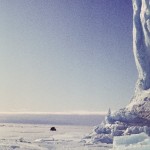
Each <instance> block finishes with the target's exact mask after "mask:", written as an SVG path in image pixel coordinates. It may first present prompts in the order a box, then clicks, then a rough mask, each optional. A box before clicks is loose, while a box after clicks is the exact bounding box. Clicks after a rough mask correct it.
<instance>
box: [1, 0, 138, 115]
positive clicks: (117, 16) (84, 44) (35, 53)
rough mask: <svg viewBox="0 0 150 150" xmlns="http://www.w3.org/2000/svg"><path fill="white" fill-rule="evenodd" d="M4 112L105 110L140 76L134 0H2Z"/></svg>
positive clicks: (125, 98) (119, 102)
mask: <svg viewBox="0 0 150 150" xmlns="http://www.w3.org/2000/svg"><path fill="white" fill-rule="evenodd" d="M0 18H1V19H0V35H1V36H0V57H1V59H0V74H1V76H0V112H12V111H13V112H104V111H107V110H108V108H109V107H110V108H111V109H112V110H116V109H119V108H120V107H124V106H125V105H126V104H128V102H129V101H130V99H131V97H132V95H133V93H134V86H135V82H136V79H137V70H136V66H135V62H134V57H133V52H132V4H131V0H113V1H112V0H13V1H10V0H0Z"/></svg>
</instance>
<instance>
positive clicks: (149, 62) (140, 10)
mask: <svg viewBox="0 0 150 150" xmlns="http://www.w3.org/2000/svg"><path fill="white" fill-rule="evenodd" d="M132 3H133V52H134V57H135V62H136V66H137V69H138V73H139V77H138V81H137V84H136V92H140V91H142V90H148V89H150V0H132Z"/></svg>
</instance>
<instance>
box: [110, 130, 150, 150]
mask: <svg viewBox="0 0 150 150" xmlns="http://www.w3.org/2000/svg"><path fill="white" fill-rule="evenodd" d="M137 149H139V150H149V149H150V138H149V137H148V136H147V135H146V134H145V133H141V134H134V135H130V136H129V135H128V136H121V137H114V142H113V150H137Z"/></svg>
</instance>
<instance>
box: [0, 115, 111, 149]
mask: <svg viewBox="0 0 150 150" xmlns="http://www.w3.org/2000/svg"><path fill="white" fill-rule="evenodd" d="M9 117H10V116H9V115H8V116H5V117H4V116H3V115H2V116H0V121H1V122H2V121H3V122H4V121H5V122H9V121H10V119H8V118H9ZM13 117H14V118H13ZM32 117H34V115H33V116H32ZM32 117H31V116H29V118H30V121H31V118H32ZM43 117H45V119H43V121H44V120H46V118H47V117H46V116H43ZM62 117H63V116H62ZM66 117H67V118H70V119H68V120H66V121H64V122H63V120H61V121H60V124H61V125H58V124H57V125H54V124H49V123H47V124H46V123H43V124H41V123H42V122H40V118H38V119H39V122H40V124H38V123H35V122H34V121H35V120H36V117H35V118H33V120H34V121H33V122H32V124H31V123H30V124H28V122H29V120H27V118H26V122H25V119H23V120H22V121H24V123H20V122H19V121H21V120H20V118H21V116H18V117H17V116H11V117H10V118H12V119H11V122H13V121H14V120H15V121H14V122H15V123H0V150H14V149H15V150H55V149H56V150H108V149H110V148H111V147H112V145H108V144H94V145H93V144H85V143H84V141H82V140H81V139H82V138H83V137H84V136H85V135H87V134H89V133H90V132H91V131H92V128H93V126H92V125H91V121H94V118H93V116H90V115H89V120H88V122H89V123H88V122H86V124H87V125H85V124H84V125H81V124H83V122H82V121H83V120H82V121H81V120H79V118H78V117H79V116H74V115H73V116H72V117H70V116H66ZM90 117H91V121H90ZM2 118H3V119H2ZM4 118H5V120H4ZM22 118H24V116H22ZM55 118H56V120H57V119H58V118H59V117H58V118H57V116H56V117H55ZM64 118H65V117H64ZM71 118H72V119H71ZM77 118H78V120H76V119H77ZM81 118H82V119H83V118H84V116H82V117H81ZM85 118H88V117H87V116H85ZM102 118H103V117H99V120H100V121H101V119H102ZM95 119H96V118H95ZM97 119H98V116H97ZM17 120H18V123H17ZM41 120H42V118H41ZM71 120H74V122H75V124H76V125H75V124H74V125H73V124H72V125H69V124H70V122H72V121H71ZM75 120H76V121H75ZM85 120H86V119H85ZM54 121H55V120H54ZM62 122H63V123H64V125H62ZM67 122H68V124H67ZM78 122H79V123H78ZM77 123H78V124H77ZM65 124H67V125H65ZM52 126H55V127H56V129H57V131H50V127H52Z"/></svg>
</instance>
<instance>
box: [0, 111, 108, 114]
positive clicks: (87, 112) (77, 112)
mask: <svg viewBox="0 0 150 150" xmlns="http://www.w3.org/2000/svg"><path fill="white" fill-rule="evenodd" d="M0 114H29V115H32V114H33V115H34V114H35V115H36V114H37V115H38V114H39V115H40V114H41V115H42V114H43V115H46V114H47V115H48V114H50V115H106V114H107V112H106V111H101V112H98V111H93V112H92V111H91V112H90V111H73V112H31V111H28V112H27V111H23V112H21V111H9V112H0Z"/></svg>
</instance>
